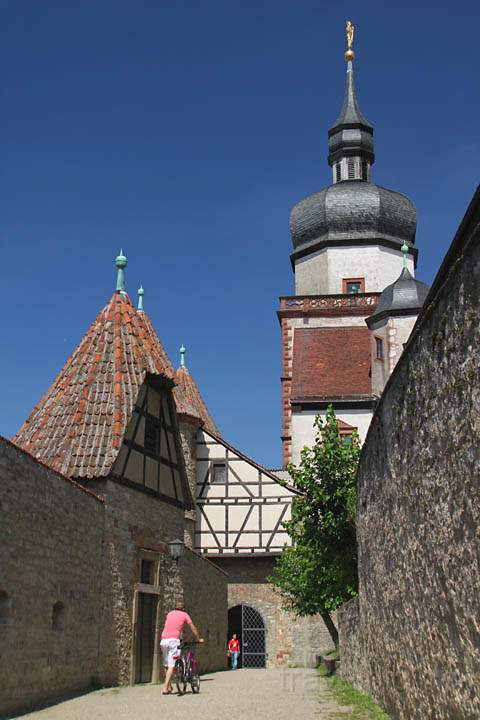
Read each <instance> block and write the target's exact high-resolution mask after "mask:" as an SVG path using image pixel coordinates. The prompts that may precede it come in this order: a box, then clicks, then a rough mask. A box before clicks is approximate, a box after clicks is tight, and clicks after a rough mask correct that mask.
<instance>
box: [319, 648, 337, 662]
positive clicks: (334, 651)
mask: <svg viewBox="0 0 480 720" xmlns="http://www.w3.org/2000/svg"><path fill="white" fill-rule="evenodd" d="M323 654H324V655H325V657H329V658H331V659H332V660H340V653H339V652H338V648H332V649H331V650H328V651H327V652H326V653H323Z"/></svg>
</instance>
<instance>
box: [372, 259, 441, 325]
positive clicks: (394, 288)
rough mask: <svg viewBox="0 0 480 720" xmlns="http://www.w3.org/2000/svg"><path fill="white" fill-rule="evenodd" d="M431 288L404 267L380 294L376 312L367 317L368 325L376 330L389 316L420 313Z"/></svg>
mask: <svg viewBox="0 0 480 720" xmlns="http://www.w3.org/2000/svg"><path fill="white" fill-rule="evenodd" d="M429 290H430V288H429V287H428V285H426V284H425V283H423V282H420V280H416V279H415V278H414V277H413V275H412V274H411V273H410V271H409V270H408V269H407V268H406V267H404V268H403V270H402V272H401V273H400V275H399V277H398V278H397V279H396V280H395V282H394V283H392V284H391V285H387V287H386V288H385V290H384V291H383V292H382V294H381V295H380V298H379V300H378V305H377V309H376V311H375V313H374V314H373V315H370V317H368V318H367V319H366V323H367V325H368V327H369V328H370V329H371V330H374V329H375V328H376V327H378V326H379V325H380V324H382V323H383V321H384V320H385V319H386V318H387V317H399V316H401V315H418V313H419V312H420V309H421V308H422V306H423V303H424V302H425V298H426V297H427V295H428V291H429Z"/></svg>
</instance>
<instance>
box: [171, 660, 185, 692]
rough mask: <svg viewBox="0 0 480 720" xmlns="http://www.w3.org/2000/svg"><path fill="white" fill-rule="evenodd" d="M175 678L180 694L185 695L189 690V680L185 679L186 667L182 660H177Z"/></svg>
mask: <svg viewBox="0 0 480 720" xmlns="http://www.w3.org/2000/svg"><path fill="white" fill-rule="evenodd" d="M173 679H174V682H175V685H176V688H177V692H178V694H179V695H183V694H184V693H185V692H186V690H187V681H186V680H185V668H184V666H183V662H182V661H181V660H177V662H176V663H175V670H174V672H173Z"/></svg>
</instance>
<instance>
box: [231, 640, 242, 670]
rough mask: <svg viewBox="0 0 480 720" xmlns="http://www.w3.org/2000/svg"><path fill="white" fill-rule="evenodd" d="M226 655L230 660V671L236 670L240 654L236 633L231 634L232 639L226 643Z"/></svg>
mask: <svg viewBox="0 0 480 720" xmlns="http://www.w3.org/2000/svg"><path fill="white" fill-rule="evenodd" d="M228 654H229V655H230V658H231V663H232V670H236V669H237V666H238V656H239V654H240V643H239V641H238V640H237V634H236V633H233V635H232V639H231V640H230V642H229V643H228Z"/></svg>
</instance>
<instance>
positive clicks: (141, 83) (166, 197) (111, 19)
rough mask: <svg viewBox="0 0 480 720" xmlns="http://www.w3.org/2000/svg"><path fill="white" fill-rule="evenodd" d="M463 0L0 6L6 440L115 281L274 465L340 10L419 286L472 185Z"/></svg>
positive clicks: (472, 105) (476, 143) (472, 115)
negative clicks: (409, 227)
mask: <svg viewBox="0 0 480 720" xmlns="http://www.w3.org/2000/svg"><path fill="white" fill-rule="evenodd" d="M479 8H480V5H479V3H477V2H461V1H460V2H457V3H441V4H439V3H431V2H415V3H413V2H410V1H408V0H407V1H406V2H402V3H395V4H393V3H388V2H371V1H369V0H365V2H363V3H358V2H355V3H352V2H342V1H338V0H337V1H336V2H328V3H327V2H321V1H320V0H316V1H315V2H314V1H313V0H289V1H288V2H287V1H286V0H255V1H253V0H205V1H204V2H193V0H115V1H114V0H81V1H80V0H63V1H61V0H58V1H56V2H54V1H53V0H41V1H40V0H1V1H0V10H1V12H0V33H1V39H0V40H1V41H0V55H1V62H0V64H1V68H2V74H1V82H0V92H1V99H0V102H1V108H2V111H1V125H0V128H1V130H0V143H1V148H0V167H1V187H0V198H1V218H0V228H1V236H0V237H1V251H2V253H1V268H2V272H1V278H2V282H1V285H0V288H1V289H0V292H1V297H2V306H3V313H2V333H1V338H0V340H1V345H2V352H1V373H0V397H1V412H0V433H1V434H3V435H5V436H7V437H10V436H11V435H12V434H13V433H14V432H15V431H16V430H17V428H18V427H19V426H20V424H21V423H22V422H23V420H24V419H25V418H26V416H27V415H28V414H29V412H30V410H31V408H32V407H33V405H34V404H35V403H36V402H37V400H38V399H39V398H40V396H41V395H42V394H43V393H44V392H45V391H46V389H47V388H48V386H49V384H50V383H51V382H52V380H53V379H54V377H55V375H56V374H57V372H58V371H59V370H60V368H61V367H62V365H63V363H64V362H65V360H66V358H67V357H68V355H69V354H70V353H71V352H72V351H73V349H74V348H75V346H76V345H77V343H78V342H79V341H80V339H81V337H82V335H83V334H84V333H85V331H86V330H87V328H88V326H89V325H90V323H91V322H92V321H93V319H94V318H95V316H96V314H97V313H98V311H99V310H100V309H101V307H103V305H104V304H105V302H106V301H107V299H108V298H109V297H110V295H111V293H112V292H113V290H114V287H115V268H114V258H115V256H116V255H117V253H118V251H119V249H120V247H122V248H123V249H124V251H125V253H126V254H127V256H128V259H129V264H128V267H127V270H126V278H127V290H128V291H129V293H130V295H131V296H132V297H136V289H137V288H138V286H139V283H140V282H141V283H143V286H144V288H145V308H146V310H147V312H148V313H149V315H150V317H151V318H152V321H153V323H154V325H155V327H156V329H157V331H158V333H159V336H160V338H161V340H162V342H163V343H164V345H165V347H166V349H167V352H168V353H169V355H170V357H171V358H172V360H173V361H174V364H175V365H178V350H177V349H178V347H179V345H180V344H181V343H182V342H184V343H185V344H186V346H187V348H188V354H187V365H188V366H189V368H190V370H191V372H192V374H193V375H194V377H195V378H196V380H197V382H198V385H199V387H200V390H201V392H202V394H203V396H204V398H205V400H206V401H207V404H208V405H209V407H210V409H211V411H212V414H213V415H214V417H215V419H216V421H217V423H218V425H219V426H220V428H221V431H222V433H223V434H224V436H225V438H226V439H227V440H228V441H229V442H231V443H232V444H233V445H236V446H237V447H238V448H239V449H241V450H243V451H244V452H246V453H247V454H250V455H252V456H253V457H254V458H255V459H256V460H257V461H259V462H261V463H264V464H266V465H267V466H269V467H279V466H280V463H281V449H280V330H279V325H278V321H277V318H276V309H277V306H278V296H279V295H284V294H292V293H293V280H294V278H293V274H292V272H291V269H290V262H289V253H290V251H291V242H290V236H289V230H288V216H289V212H290V209H291V207H292V206H293V205H294V204H295V203H296V202H298V201H299V200H300V199H301V198H302V197H304V196H305V195H307V194H310V193H311V192H314V191H316V190H320V189H321V188H322V187H323V186H325V185H327V184H329V183H330V168H329V167H328V165H327V162H326V156H327V129H328V127H329V125H330V124H331V123H332V122H333V121H334V120H335V118H336V116H337V114H338V112H339V110H340V107H341V104H342V100H343V92H344V77H345V62H344V60H343V51H344V49H345V48H344V46H345V39H344V24H345V20H346V19H347V18H351V19H352V21H353V22H354V24H355V25H356V27H357V32H356V37H355V51H356V56H357V59H356V62H355V76H356V86H357V94H358V97H359V101H360V106H361V108H362V110H363V112H364V114H365V115H366V117H367V118H368V120H369V121H370V122H371V123H372V124H373V125H374V128H375V150H376V163H375V166H374V168H373V179H374V181H375V182H377V183H378V184H380V185H384V186H386V187H390V188H392V189H395V190H399V191H401V192H403V193H405V194H407V195H408V196H409V197H410V198H411V199H412V200H413V201H414V203H415V205H416V207H417V212H418V230H417V245H418V247H419V249H420V258H419V266H418V271H417V276H418V277H419V278H420V279H421V280H424V281H426V282H429V283H430V282H431V281H432V278H433V277H434V275H435V273H436V270H437V269H438V266H439V264H440V262H441V260H442V257H443V255H444V253H445V251H446V249H447V247H448V245H449V243H450V242H451V239H452V237H453V234H454V231H455V229H456V227H457V226H458V223H459V221H460V219H461V217H462V216H463V214H464V212H465V210H466V207H467V205H468V203H469V201H470V199H471V196H472V194H473V191H474V189H475V186H476V184H477V182H478V167H479V157H480V152H479V151H480V139H479V127H480V125H479V116H480V82H479V75H478V68H479V57H478V50H479V47H480V44H479V39H478V38H479V34H478V27H479V21H480V9H479Z"/></svg>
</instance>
